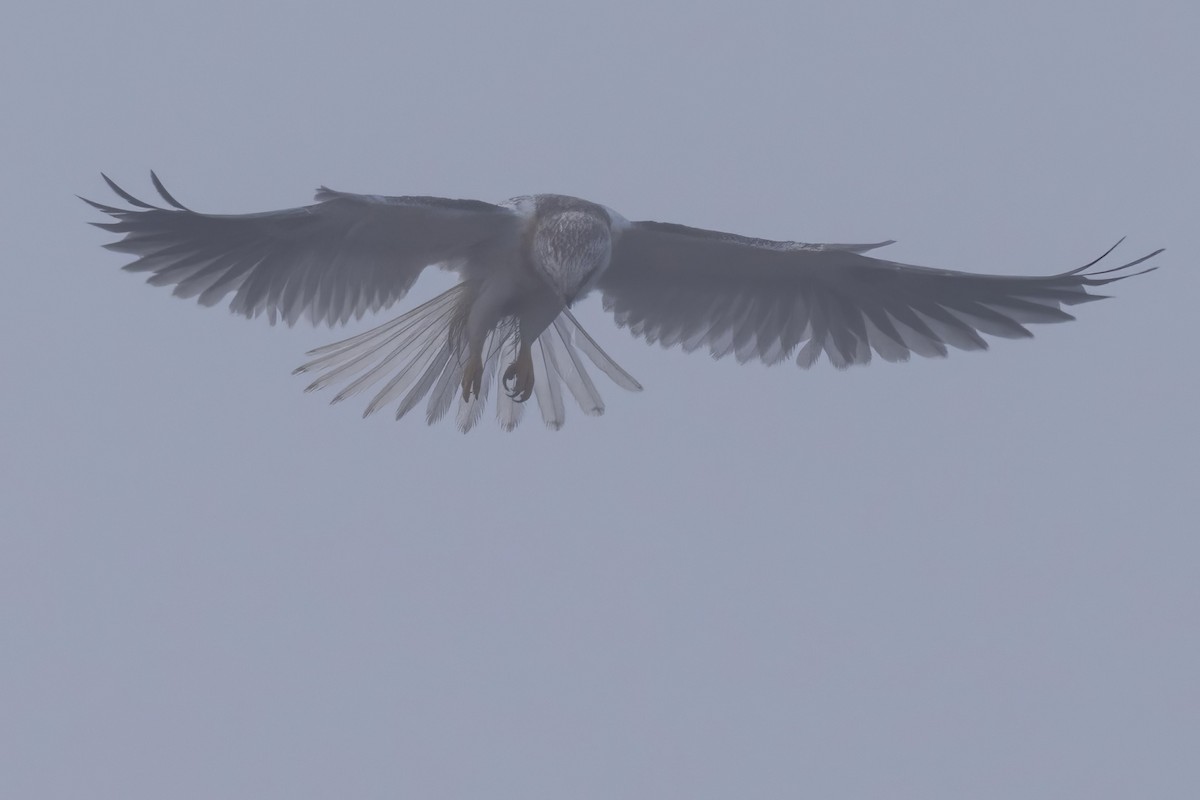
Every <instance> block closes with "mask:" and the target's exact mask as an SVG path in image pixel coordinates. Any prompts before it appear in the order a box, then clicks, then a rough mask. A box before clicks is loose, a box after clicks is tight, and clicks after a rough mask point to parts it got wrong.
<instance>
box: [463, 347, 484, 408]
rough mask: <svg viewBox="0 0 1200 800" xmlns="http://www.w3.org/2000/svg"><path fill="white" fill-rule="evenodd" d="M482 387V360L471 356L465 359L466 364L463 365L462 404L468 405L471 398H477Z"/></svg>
mask: <svg viewBox="0 0 1200 800" xmlns="http://www.w3.org/2000/svg"><path fill="white" fill-rule="evenodd" d="M482 387H483V359H482V358H480V357H479V356H471V357H470V358H468V359H467V363H466V364H464V365H463V379H462V390H463V391H462V399H463V402H465V403H469V402H470V401H471V397H472V396H474V397H479V390H480V389H481V388H482Z"/></svg>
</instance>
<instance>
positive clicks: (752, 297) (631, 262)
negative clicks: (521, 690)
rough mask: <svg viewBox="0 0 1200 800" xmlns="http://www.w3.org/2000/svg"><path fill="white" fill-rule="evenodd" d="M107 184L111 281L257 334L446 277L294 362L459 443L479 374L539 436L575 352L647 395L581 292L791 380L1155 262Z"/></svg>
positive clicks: (583, 382) (332, 197)
mask: <svg viewBox="0 0 1200 800" xmlns="http://www.w3.org/2000/svg"><path fill="white" fill-rule="evenodd" d="M101 177H103V179H104V181H105V182H106V183H107V184H108V186H109V188H110V189H111V190H112V191H113V193H115V194H116V195H117V197H119V198H120V199H121V200H123V201H124V202H125V203H126V204H127V205H128V207H125V208H122V207H117V206H112V205H108V204H104V203H99V202H95V201H93V200H89V199H87V198H84V197H80V199H81V200H83V201H84V202H86V203H88V204H89V205H91V206H92V207H94V208H95V209H97V210H99V211H101V212H103V213H104V214H106V215H107V216H108V217H110V218H111V221H106V222H93V223H91V224H93V225H96V226H97V227H99V228H102V229H104V230H106V231H109V232H111V233H115V234H121V238H119V239H117V240H116V241H112V242H109V243H108V244H105V245H104V246H105V247H106V248H108V249H109V250H113V251H116V252H119V253H124V254H128V255H133V256H136V259H135V260H134V261H132V262H131V263H128V264H126V265H125V267H124V269H126V270H129V271H132V272H148V273H150V274H149V277H148V278H147V280H148V282H149V283H151V284H153V285H156V286H173V287H174V289H173V293H174V294H175V295H177V296H179V297H184V298H193V297H194V298H196V300H197V301H198V302H199V303H200V304H202V305H205V306H212V305H215V304H217V303H219V302H221V301H222V300H223V299H225V298H226V297H229V298H230V300H229V308H230V310H232V311H233V312H235V313H238V314H242V315H245V316H246V317H259V316H266V317H267V319H268V321H269V322H270V323H271V324H272V325H273V324H275V323H276V322H277V321H282V322H284V323H286V324H287V325H289V326H291V325H294V324H295V323H296V322H298V321H300V320H302V319H305V320H308V321H310V322H311V323H313V324H315V325H322V324H324V325H328V326H331V327H332V326H335V325H342V324H345V323H347V322H349V321H350V320H352V319H353V320H358V319H361V318H362V317H363V315H364V314H367V313H368V312H372V313H374V312H378V311H381V310H382V309H384V308H387V307H389V306H392V305H393V304H395V303H397V302H398V301H400V300H401V299H402V298H403V297H404V296H405V295H406V294H407V293H408V291H409V289H410V288H411V287H412V286H413V284H414V283H415V282H416V280H417V278H418V277H419V276H420V274H421V272H422V271H423V270H424V269H425V268H426V267H430V266H438V267H440V268H441V269H444V270H449V271H451V272H454V273H456V274H457V275H458V277H459V282H458V283H457V284H455V285H454V286H453V287H452V288H450V289H448V290H447V291H445V292H443V293H441V294H439V295H437V296H436V297H434V298H433V299H431V300H429V301H427V302H425V303H422V304H421V305H418V306H417V307H415V308H413V309H411V310H409V311H407V312H406V313H404V314H402V315H400V316H399V317H396V318H395V319H392V320H390V321H388V322H385V323H383V324H382V325H379V326H377V327H375V328H372V329H370V330H368V331H366V332H365V333H361V334H358V335H356V336H353V337H350V338H347V339H344V340H342V341H338V342H335V343H333V344H329V345H326V346H324V347H320V348H317V349H315V350H312V351H310V352H309V353H308V355H309V357H310V360H308V361H307V362H305V363H304V364H302V365H301V366H300V367H298V368H297V369H296V370H295V372H296V373H297V374H303V373H308V374H311V375H313V376H315V380H313V381H312V383H310V384H309V385H308V387H307V389H306V391H314V390H318V389H323V388H326V387H329V386H335V385H336V386H341V387H342V388H341V389H340V391H339V392H338V393H337V394H336V395H335V396H334V397H333V398H332V402H334V403H337V402H341V401H343V400H345V399H347V398H350V397H353V396H355V395H358V394H360V393H362V392H365V391H368V390H371V389H374V390H375V392H374V395H373V396H372V398H371V399H370V401H369V402H368V404H367V407H366V410H365V411H364V412H363V416H368V415H370V414H372V413H374V412H375V411H378V410H379V409H380V408H384V407H387V406H390V405H391V404H392V403H396V408H395V416H396V419H400V418H402V417H404V416H405V415H406V414H407V413H408V412H410V411H412V410H413V409H414V408H416V407H417V406H418V405H420V404H421V402H422V401H426V398H428V400H427V401H426V411H425V416H426V420H427V421H428V422H429V424H433V423H435V422H437V421H438V420H440V419H442V418H443V417H445V416H446V415H447V414H448V412H449V411H450V407H451V406H452V405H454V404H457V409H456V422H457V426H458V428H459V429H460V430H462V431H464V432H466V431H469V430H471V429H472V428H474V427H476V425H477V423H478V422H479V420H480V417H481V416H482V411H483V408H484V406H485V405H486V403H487V400H488V395H489V391H490V387H491V386H492V385H493V384H494V385H495V387H496V396H497V403H496V415H497V419H498V421H499V423H500V425H501V427H503V428H504V429H505V430H513V429H514V428H516V427H517V425H518V424H519V423H520V421H521V419H522V416H523V409H524V406H525V403H526V401H528V400H529V399H530V398H531V397H535V398H536V402H537V405H538V408H539V411H540V412H541V417H542V420H543V421H544V422H545V424H546V425H547V426H548V427H550V428H553V429H558V428H560V427H561V426H562V425H563V422H564V421H565V418H566V412H565V403H564V391H563V390H564V387H565V389H566V392H567V393H569V394H570V395H572V396H573V398H574V399H575V401H576V402H577V403H578V404H579V406H580V408H581V409H582V410H583V411H584V412H585V413H586V414H590V415H599V414H602V413H603V412H604V409H605V405H604V402H603V400H602V398H601V396H600V393H599V391H598V389H597V387H596V383H595V381H594V380H593V379H592V377H591V375H590V374H589V372H588V369H587V367H586V365H585V361H584V358H586V359H587V361H588V362H590V363H591V365H592V366H594V367H595V368H596V369H598V370H599V371H601V372H603V373H604V374H605V375H606V376H608V378H609V379H611V380H612V381H613V382H614V383H615V384H616V385H617V386H619V387H621V388H623V389H626V390H629V391H641V390H642V385H641V384H640V383H639V382H638V381H637V380H636V379H634V378H633V376H631V375H630V374H629V373H628V372H627V371H626V370H624V369H623V368H622V367H621V366H620V365H618V364H617V363H616V361H614V360H613V358H612V357H611V356H609V355H608V354H607V353H606V352H605V351H604V350H603V349H602V348H601V347H600V345H599V344H597V343H596V341H595V340H594V339H593V338H592V337H591V336H590V335H589V334H588V333H587V332H586V331H585V330H584V329H583V327H582V326H581V325H580V324H579V321H578V320H577V319H576V317H575V316H574V314H573V313H572V308H573V307H574V306H575V304H576V303H577V302H578V301H580V300H582V299H583V298H584V297H586V296H588V295H589V294H591V293H593V292H598V293H599V294H600V296H601V299H602V303H603V307H604V308H605V310H607V311H609V312H611V313H612V315H613V317H614V319H615V321H616V324H617V325H618V326H619V327H624V328H628V329H629V331H630V332H631V333H632V334H633V335H634V336H635V337H639V338H642V339H644V340H645V341H646V342H648V343H652V344H653V343H657V344H659V345H661V346H662V347H664V348H672V347H675V346H678V347H679V348H680V349H682V350H683V351H685V352H692V351H695V350H699V349H702V348H703V349H707V350H708V352H709V353H710V354H711V355H712V357H713V358H715V359H719V358H723V357H725V356H729V355H732V356H733V357H734V358H735V359H736V360H737V361H738V362H740V363H745V362H748V361H760V362H763V363H765V364H768V365H771V364H777V363H780V362H783V361H785V360H792V361H794V362H795V363H796V364H797V365H798V366H800V367H802V368H808V367H811V366H812V365H813V364H815V363H816V362H817V361H818V360H819V358H820V356H821V355H822V354H824V355H825V357H826V358H827V359H828V360H829V362H830V363H831V364H832V365H833V366H834V367H836V368H839V369H845V368H846V367H849V366H851V365H854V364H866V363H869V362H870V361H871V359H872V356H873V355H875V356H878V357H879V358H881V359H883V360H884V361H889V362H901V361H907V360H908V359H909V357H910V355H912V354H916V355H918V356H924V357H942V356H945V355H947V353H948V348H955V349H959V350H986V349H987V348H988V341H987V340H986V339H984V338H983V336H984V335H988V336H993V337H1001V338H1026V337H1029V336H1031V335H1032V334H1031V333H1030V331H1029V330H1028V328H1026V327H1025V326H1026V325H1027V324H1031V323H1050V322H1065V321H1068V320H1072V319H1074V317H1073V316H1072V315H1071V314H1069V313H1067V312H1066V311H1064V310H1063V308H1062V307H1063V306H1074V305H1078V304H1081V303H1085V302H1090V301H1093V300H1098V299H1101V298H1103V297H1106V296H1107V295H1102V294H1096V293H1094V292H1089V291H1088V290H1089V289H1093V288H1095V287H1099V286H1103V285H1105V284H1109V283H1112V282H1115V281H1119V280H1122V279H1125V278H1129V277H1132V276H1134V275H1141V274H1144V273H1146V272H1150V271H1152V270H1154V269H1156V267H1155V266H1145V267H1141V269H1137V268H1138V267H1140V266H1141V265H1143V264H1145V262H1147V261H1148V260H1150V259H1152V258H1154V257H1155V256H1157V255H1158V254H1159V253H1161V252H1163V250H1162V249H1158V250H1155V251H1154V252H1152V253H1149V254H1148V255H1145V256H1142V257H1140V258H1137V259H1135V260H1133V261H1129V262H1127V263H1125V264H1121V265H1120V266H1116V267H1108V268H1105V269H1096V267H1097V265H1099V264H1100V262H1101V261H1102V260H1103V259H1104V258H1106V257H1107V256H1109V255H1110V254H1111V253H1112V252H1113V250H1114V249H1116V247H1117V246H1118V245H1120V244H1121V242H1120V241H1118V242H1117V244H1116V245H1113V246H1112V247H1111V248H1109V249H1108V250H1107V251H1106V252H1105V253H1103V254H1102V255H1101V256H1100V257H1099V258H1097V259H1095V260H1093V261H1091V262H1089V263H1087V264H1085V265H1083V266H1082V267H1078V268H1076V269H1072V270H1070V271H1067V272H1059V273H1055V274H1048V275H1026V276H1017V275H988V274H977V273H971V272H962V271H956V270H947V269H934V268H930V267H922V266H914V265H909V264H901V263H898V262H894V261H887V260H883V259H879V258H875V257H873V256H870V255H866V253H868V252H870V251H874V250H876V249H877V248H881V247H884V246H885V245H889V244H893V243H894V242H893V241H892V240H888V241H881V242H874V243H866V244H828V243H827V244H813V243H806V242H794V241H772V240H768V239H757V238H753V237H748V236H741V235H738V234H733V233H722V232H719V231H712V230H705V229H701V228H693V227H688V226H685V225H679V224H675V223H667V222H654V221H640V222H631V221H629V220H627V219H626V218H625V217H623V216H621V215H620V214H619V213H617V212H616V211H614V210H613V209H611V208H609V207H607V206H604V205H602V204H599V203H594V202H591V201H588V200H584V199H580V198H576V197H570V196H566V195H557V194H535V195H522V196H518V197H514V198H512V199H510V200H507V201H505V202H502V203H489V202H484V201H481V200H455V199H448V198H442V197H425V196H398V197H390V196H381V195H372V194H355V193H350V192H340V191H334V190H332V189H328V188H326V187H324V186H322V187H320V188H319V189H318V190H317V192H316V195H315V198H314V203H312V204H310V205H306V206H300V207H296V208H290V209H285V210H281V211H269V212H263V213H251V214H208V213H200V212H196V211H193V210H191V209H190V208H188V207H186V206H184V205H183V204H182V203H180V202H179V201H178V200H176V199H175V198H174V197H173V196H172V195H171V193H170V192H168V191H167V189H166V187H165V186H164V185H163V183H162V181H160V180H159V178H158V176H157V175H156V174H155V173H154V172H151V173H150V180H151V183H152V184H153V186H154V189H155V190H156V191H157V193H158V195H159V196H160V197H161V198H162V202H163V203H165V206H158V205H154V204H152V203H148V202H145V201H143V200H140V199H138V198H137V197H135V196H134V195H132V194H130V193H129V192H127V191H126V190H125V189H123V188H121V187H120V186H118V185H117V184H116V183H115V182H114V181H113V180H112V179H110V178H109V177H108V176H107V175H103V174H102V175H101ZM581 356H582V357H581ZM501 364H503V366H504V369H503V371H501V370H500V365H501ZM381 384H382V385H381Z"/></svg>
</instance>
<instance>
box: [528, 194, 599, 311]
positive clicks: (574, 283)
mask: <svg viewBox="0 0 1200 800" xmlns="http://www.w3.org/2000/svg"><path fill="white" fill-rule="evenodd" d="M589 205H590V204H589ZM532 256H533V264H534V267H535V268H536V269H537V271H538V274H539V275H541V277H542V279H543V280H545V281H546V283H548V284H549V285H550V288H551V289H553V290H554V292H555V294H557V295H558V296H559V297H561V298H562V301H563V303H565V304H566V305H568V306H569V305H571V303H573V302H575V300H577V299H579V298H580V297H582V296H583V294H585V293H586V292H587V291H588V290H589V289H590V288H591V286H592V284H593V283H594V282H595V280H596V278H598V277H599V276H600V273H601V272H603V271H604V269H605V268H606V267H607V266H608V262H609V259H610V257H611V256H612V234H611V231H610V223H609V220H608V218H607V217H606V216H604V215H603V211H600V212H599V213H597V212H596V211H594V210H592V209H590V208H584V209H571V210H565V211H558V212H555V213H551V214H549V215H546V216H544V217H542V218H541V219H540V220H539V221H538V224H537V227H536V228H535V230H534V234H533V247H532Z"/></svg>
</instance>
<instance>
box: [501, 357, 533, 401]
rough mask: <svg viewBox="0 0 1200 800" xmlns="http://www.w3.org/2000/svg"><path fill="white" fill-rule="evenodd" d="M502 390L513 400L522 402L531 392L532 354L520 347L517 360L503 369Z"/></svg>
mask: <svg viewBox="0 0 1200 800" xmlns="http://www.w3.org/2000/svg"><path fill="white" fill-rule="evenodd" d="M504 391H505V392H507V393H508V396H509V397H511V398H512V399H513V400H514V401H516V402H518V403H524V402H525V401H526V400H528V399H529V398H530V396H531V395H532V394H533V354H532V353H531V352H530V351H529V349H528V348H525V347H522V348H521V350H520V352H518V353H517V360H516V361H514V362H513V363H511V364H509V365H508V369H506V370H504Z"/></svg>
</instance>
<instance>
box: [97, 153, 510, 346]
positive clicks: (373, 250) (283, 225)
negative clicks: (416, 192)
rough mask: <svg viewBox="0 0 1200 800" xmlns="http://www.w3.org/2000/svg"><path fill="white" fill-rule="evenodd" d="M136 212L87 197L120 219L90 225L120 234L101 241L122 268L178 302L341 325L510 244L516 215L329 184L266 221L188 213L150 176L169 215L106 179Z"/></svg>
mask: <svg viewBox="0 0 1200 800" xmlns="http://www.w3.org/2000/svg"><path fill="white" fill-rule="evenodd" d="M104 179H105V181H107V182H108V185H109V186H110V187H111V188H112V190H113V191H114V192H116V194H117V195H118V196H120V197H121V198H122V199H123V200H125V201H126V202H127V203H128V204H129V205H131V206H133V208H128V209H127V208H114V207H112V206H108V205H104V204H101V203H96V202H93V201H91V200H87V199H86V198H82V199H84V200H85V202H87V203H89V204H91V205H92V206H94V207H95V208H98V209H100V210H101V211H103V212H104V213H105V214H108V215H109V216H111V217H113V218H114V220H115V221H113V222H99V223H93V224H94V225H97V226H98V227H100V228H104V229H105V230H109V231H112V232H114V233H120V234H124V236H123V237H122V238H121V239H120V240H118V241H116V242H112V243H111V244H108V245H105V246H106V247H107V248H109V249H110V250H116V251H117V252H121V253H131V254H133V255H135V256H137V257H138V258H137V260H135V261H134V262H133V263H131V264H129V265H127V266H126V267H125V269H127V270H132V271H134V272H149V273H151V275H150V277H149V279H148V280H149V282H150V283H152V284H155V285H159V286H163V285H174V286H175V294H176V295H178V296H180V297H196V298H197V299H198V300H199V302H201V303H202V304H204V305H213V304H215V303H217V302H219V301H220V300H221V299H222V298H224V297H225V296H226V295H233V298H232V299H231V301H230V303H229V307H230V309H231V310H233V311H235V312H237V313H239V314H245V315H246V316H247V317H254V316H258V315H259V314H263V313H265V314H266V315H267V317H268V318H269V319H270V321H271V323H272V324H274V322H275V320H276V318H280V319H283V320H284V321H286V322H287V323H288V324H289V325H291V324H294V323H295V322H296V320H298V319H300V318H301V317H302V316H306V317H308V318H309V319H310V320H311V321H312V322H313V323H314V324H319V323H322V322H323V323H327V324H330V325H332V324H334V323H342V322H345V321H346V320H348V319H350V318H351V317H352V316H353V317H358V316H361V315H362V314H363V313H364V312H366V311H368V310H378V309H380V308H383V307H385V306H387V305H390V304H391V303H393V302H395V301H396V300H399V299H400V298H401V297H403V296H404V294H405V293H406V292H407V291H408V290H409V288H410V287H411V286H412V285H413V283H414V282H415V281H416V279H417V276H418V275H420V273H421V270H423V269H424V268H425V267H426V266H429V265H431V264H443V265H447V266H451V267H454V266H457V265H458V264H460V263H462V262H463V261H465V260H466V259H469V258H470V257H471V256H472V255H473V254H478V252H479V250H480V249H481V248H486V247H488V246H489V245H495V244H496V243H497V242H502V241H504V240H505V239H506V237H514V236H516V235H517V230H518V228H519V226H520V219H519V217H518V216H517V215H516V214H515V213H514V212H513V211H512V210H511V209H508V208H505V207H503V206H497V205H492V204H491V203H484V202H480V201H478V200H446V199H442V198H438V197H379V196H376V195H361V194H349V193H344V192H335V191H332V190H330V189H326V188H324V187H322V188H321V189H319V190H318V191H317V195H316V200H317V202H316V203H315V204H313V205H310V206H304V207H302V208H292V209H287V210H284V211H270V212H266V213H262V214H225V215H223V214H200V213H197V212H195V211H192V210H190V209H188V208H185V207H184V206H183V205H181V204H180V203H179V202H178V201H177V200H175V198H173V197H172V196H171V195H170V193H168V192H167V190H166V189H165V188H164V187H163V185H162V183H161V182H160V181H159V180H158V177H157V176H155V175H154V173H151V179H152V180H153V182H154V187H155V189H157V190H158V193H159V194H160V195H161V196H162V199H163V201H165V203H166V204H167V205H168V206H170V208H159V207H157V206H153V205H151V204H149V203H146V202H143V201H142V200H139V199H137V198H136V197H134V196H133V195H131V194H129V193H128V192H126V191H125V190H124V189H122V188H121V187H119V186H117V185H116V184H115V183H113V182H112V181H111V180H109V179H108V177H107V176H105V177H104Z"/></svg>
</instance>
